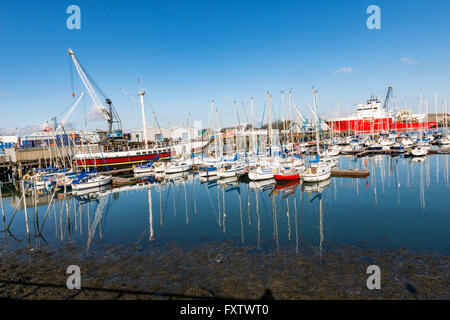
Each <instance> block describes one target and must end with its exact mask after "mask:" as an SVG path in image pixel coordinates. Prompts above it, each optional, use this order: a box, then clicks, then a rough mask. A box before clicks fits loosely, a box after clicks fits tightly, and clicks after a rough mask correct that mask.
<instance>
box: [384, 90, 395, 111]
mask: <svg viewBox="0 0 450 320" xmlns="http://www.w3.org/2000/svg"><path fill="white" fill-rule="evenodd" d="M392 97H393V93H392V86H389V88H388V91H387V94H386V99H384V105H383V109H384V110H387V108H388V106H389V98H392Z"/></svg>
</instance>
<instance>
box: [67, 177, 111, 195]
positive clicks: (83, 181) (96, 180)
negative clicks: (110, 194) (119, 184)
mask: <svg viewBox="0 0 450 320" xmlns="http://www.w3.org/2000/svg"><path fill="white" fill-rule="evenodd" d="M111 181H112V176H107V175H100V174H96V175H88V174H86V175H81V176H80V177H79V178H78V179H76V181H74V182H73V183H72V190H74V191H77V190H83V189H90V188H97V187H101V186H104V185H107V184H110V183H111Z"/></svg>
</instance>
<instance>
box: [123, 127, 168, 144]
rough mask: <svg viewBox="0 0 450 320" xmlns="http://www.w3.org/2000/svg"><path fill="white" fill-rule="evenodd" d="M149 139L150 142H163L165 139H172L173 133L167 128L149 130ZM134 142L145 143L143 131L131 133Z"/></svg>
mask: <svg viewBox="0 0 450 320" xmlns="http://www.w3.org/2000/svg"><path fill="white" fill-rule="evenodd" d="M147 139H148V140H149V141H157V142H158V141H163V140H164V139H172V131H171V130H170V129H167V128H156V127H153V128H147ZM130 140H131V141H132V142H143V141H144V134H143V131H142V129H141V130H136V131H132V132H131V138H130Z"/></svg>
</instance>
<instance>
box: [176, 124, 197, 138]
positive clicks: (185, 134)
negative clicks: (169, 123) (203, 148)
mask: <svg viewBox="0 0 450 320" xmlns="http://www.w3.org/2000/svg"><path fill="white" fill-rule="evenodd" d="M170 130H172V136H173V139H175V140H193V139H197V138H198V136H199V130H198V129H195V128H192V127H173V128H171V129H170Z"/></svg>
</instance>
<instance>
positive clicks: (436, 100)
mask: <svg viewBox="0 0 450 320" xmlns="http://www.w3.org/2000/svg"><path fill="white" fill-rule="evenodd" d="M434 105H435V107H436V131H438V130H439V125H438V96H437V92H435V93H434Z"/></svg>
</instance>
